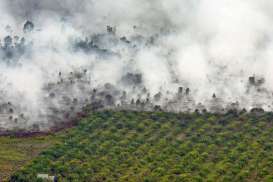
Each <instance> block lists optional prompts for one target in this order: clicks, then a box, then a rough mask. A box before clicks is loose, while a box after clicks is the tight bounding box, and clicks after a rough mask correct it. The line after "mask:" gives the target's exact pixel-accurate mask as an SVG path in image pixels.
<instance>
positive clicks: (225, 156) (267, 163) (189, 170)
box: [10, 111, 273, 182]
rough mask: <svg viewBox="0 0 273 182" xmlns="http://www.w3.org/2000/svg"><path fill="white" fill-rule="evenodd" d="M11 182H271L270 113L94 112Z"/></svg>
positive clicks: (272, 121)
mask: <svg viewBox="0 0 273 182" xmlns="http://www.w3.org/2000/svg"><path fill="white" fill-rule="evenodd" d="M57 140H58V141H60V142H58V143H56V144H55V145H54V146H52V147H50V148H48V149H46V150H44V151H43V152H41V153H40V155H39V156H38V157H36V158H35V159H34V160H33V161H31V162H30V163H29V164H28V165H25V167H23V168H22V169H20V170H19V171H18V172H16V173H15V174H13V175H12V177H11V178H10V181H14V182H15V181H16V182H20V181H22V182H23V181H31V182H35V181H42V180H41V179H38V178H37V174H40V173H42V174H49V175H55V176H57V177H58V181H80V182H82V181H98V182H99V181H140V182H142V181H145V182H148V181H154V182H157V181H179V182H180V181H228V182H229V181H253V182H254V181H273V115H272V113H250V114H248V113H240V114H236V113H232V112H231V113H227V114H225V115H216V114H209V113H206V114H202V115H201V114H198V113H193V114H173V113H163V112H157V113H150V112H125V111H124V112H110V111H105V112H97V113H93V114H91V115H90V116H89V117H87V118H86V119H83V120H82V121H81V122H80V123H79V124H78V125H77V126H76V127H74V128H72V129H69V130H68V131H67V132H62V133H60V134H59V135H58V136H57V137H56V138H54V141H57Z"/></svg>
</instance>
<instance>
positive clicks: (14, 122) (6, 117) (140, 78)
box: [0, 21, 273, 135]
mask: <svg viewBox="0 0 273 182" xmlns="http://www.w3.org/2000/svg"><path fill="white" fill-rule="evenodd" d="M34 27H35V25H34V23H32V22H31V21H25V23H24V25H23V28H22V33H23V36H25V37H22V38H20V37H19V36H17V35H14V36H12V35H7V36H6V37H4V38H3V44H2V45H1V49H0V50H1V51H0V52H1V54H0V55H2V60H3V62H2V64H3V66H4V67H5V68H3V69H7V70H8V71H6V72H4V73H3V74H2V75H1V80H2V88H1V105H0V134H1V135H7V134H9V133H10V134H12V133H13V134H19V135H20V133H21V134H22V135H28V133H29V134H31V133H34V134H35V133H37V132H41V133H43V132H45V133H47V132H52V131H58V130H60V129H62V128H66V127H69V126H72V125H74V124H76V122H77V121H78V120H79V119H80V118H81V117H82V116H85V115H86V114H89V113H90V112H96V111H102V110H113V111H124V110H127V111H149V112H151V111H165V112H175V113H180V112H184V113H193V112H197V113H206V112H210V113H218V114H220V113H222V114H224V113H227V112H230V111H233V112H238V113H239V112H264V111H272V100H273V99H272V98H273V93H272V90H270V89H269V88H267V87H266V81H267V80H266V79H265V78H264V77H263V76H257V75H255V74H253V76H248V77H247V76H245V77H242V78H240V77H238V78H235V77H234V76H232V75H229V76H227V77H225V79H228V80H232V79H241V80H240V84H241V86H242V88H241V89H242V90H241V92H242V93H243V95H234V97H232V96H229V97H227V96H226V95H225V94H227V93H225V92H226V90H224V89H223V88H215V89H214V90H211V92H209V91H205V90H204V91H205V92H206V93H207V94H206V95H203V94H202V95H201V97H200V92H201V90H200V89H201V88H199V87H194V86H193V87H190V86H191V83H190V82H189V81H187V80H184V79H183V78H179V77H178V75H177V73H176V72H175V71H176V70H175V68H174V67H173V66H174V65H172V63H171V62H170V61H169V60H168V58H166V59H167V65H166V67H168V70H167V71H170V73H169V74H170V75H169V76H170V79H171V80H170V83H165V82H162V83H160V80H158V79H161V78H160V77H161V75H156V77H158V78H156V80H155V82H156V83H150V82H149V81H147V74H149V73H146V72H145V71H146V70H142V69H140V68H136V67H137V65H136V64H137V61H135V60H134V59H133V58H134V57H135V56H136V57H137V54H141V53H139V52H140V51H142V50H141V49H143V48H147V49H150V48H151V47H153V46H156V45H157V43H159V42H160V41H161V40H160V38H159V35H158V34H155V35H151V36H149V37H144V36H141V35H132V36H131V37H130V38H126V37H125V36H122V37H120V36H119V35H117V33H116V31H117V29H116V28H115V27H111V26H107V27H106V29H105V31H104V32H101V33H98V34H93V35H91V36H90V37H86V38H80V37H72V38H71V37H70V39H69V42H68V43H69V44H68V46H67V47H68V48H67V49H69V51H70V53H73V54H74V57H75V55H76V56H79V57H80V56H81V57H83V56H86V57H84V59H92V60H87V61H86V60H83V62H81V61H82V60H73V62H72V63H71V62H69V64H71V65H62V64H61V66H63V67H66V66H68V68H67V69H63V68H62V67H59V66H58V63H54V64H56V65H54V67H52V69H50V70H48V68H47V67H46V66H47V65H44V64H43V63H41V65H40V64H39V63H26V62H25V61H27V60H25V59H30V58H31V57H32V56H33V54H35V53H34V52H33V51H34V50H35V49H36V47H35V45H34V44H35V43H36V42H35V41H34V38H33V37H32V36H33V35H32V34H34V35H35V33H37V32H33V31H35V28H34ZM8 28H10V27H8ZM133 29H136V27H133ZM10 31H11V30H10ZM36 31H38V30H36ZM39 31H40V30H39ZM28 38H29V39H30V40H31V41H29V40H28ZM57 48H58V47H57ZM125 53H126V54H130V56H128V55H127V56H126V59H129V58H130V59H129V60H123V59H124V58H123V56H124V55H123V54H125ZM58 54H59V53H58ZM168 54H171V52H168ZM169 56H170V57H171V55H169ZM72 59H73V57H72ZM124 61H125V62H124ZM147 61H150V60H147ZM151 61H153V60H151ZM29 64H30V65H29ZM37 64H38V65H37ZM45 64H46V63H45ZM48 64H49V63H48ZM51 64H52V63H51ZM108 64H109V65H108ZM119 64H124V65H122V66H121V67H122V69H121V70H115V68H114V67H112V66H115V65H119ZM26 65H27V66H26ZM52 66H53V65H52ZM109 66H110V67H109ZM154 66H156V65H154ZM33 69H36V70H33ZM37 69H38V70H37ZM143 69H146V68H143ZM151 69H157V68H156V67H153V68H152V67H151ZM217 69H218V71H222V72H224V71H226V69H227V68H225V67H219V68H217ZM28 71H33V73H29V74H30V75H28V77H29V79H30V80H28V79H25V78H24V77H21V78H19V77H20V74H22V75H21V76H26V75H25V74H28V73H27V72H28ZM37 71H38V72H37ZM116 71H117V73H115V72H116ZM107 72H108V73H107ZM112 72H114V74H113V73H112ZM109 73H110V75H107V74H109ZM32 74H34V75H33V76H32ZM35 74H37V75H35ZM112 74H113V75H112ZM241 74H242V73H241ZM36 76H38V77H39V79H40V80H37V78H35V77H36ZM109 76H110V77H109ZM148 76H149V75H148ZM150 76H151V77H154V76H155V75H150ZM225 76H226V75H225ZM108 77H109V78H108ZM112 77H113V78H112ZM114 77H115V78H114ZM207 77H208V78H207V79H208V80H207V81H208V83H209V84H215V85H217V84H220V83H219V80H218V79H219V78H217V79H214V78H212V79H211V78H209V75H207ZM220 77H221V76H220ZM20 79H23V80H21V81H20ZM109 79H110V80H109ZM112 79H113V80H112ZM148 79H149V78H148ZM164 79H166V78H163V80H164ZM27 82H29V83H27ZM32 82H33V83H32ZM37 82H38V83H37ZM158 82H159V83H158ZM227 82H229V81H227ZM28 84H36V85H28ZM161 84H162V85H161ZM164 85H165V86H164ZM29 86H37V88H26V87H29ZM242 93H240V94H242ZM229 94H230V93H229ZM29 97H31V98H29Z"/></svg>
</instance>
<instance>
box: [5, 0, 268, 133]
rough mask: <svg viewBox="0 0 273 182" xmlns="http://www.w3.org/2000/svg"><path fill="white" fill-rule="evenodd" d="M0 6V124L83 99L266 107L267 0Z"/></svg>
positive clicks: (9, 125)
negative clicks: (104, 98)
mask: <svg viewBox="0 0 273 182" xmlns="http://www.w3.org/2000/svg"><path fill="white" fill-rule="evenodd" d="M0 10H1V19H0V39H1V47H2V48H1V51H0V58H1V60H0V71H1V73H0V80H1V82H0V83H1V84H0V105H1V110H0V111H1V113H0V130H12V129H28V130H48V129H50V128H51V127H54V126H55V125H56V123H58V122H65V120H68V119H67V118H70V117H71V118H72V116H69V117H68V116H65V115H67V113H71V111H70V110H73V111H75V113H76V112H79V111H80V110H81V109H82V106H88V105H90V104H91V103H92V102H94V103H95V106H96V107H99V105H101V104H102V105H104V106H105V105H110V106H111V107H112V106H113V105H115V108H117V107H118V106H119V107H122V109H126V108H127V109H138V107H137V106H135V104H136V105H137V104H138V103H137V101H139V102H140V103H142V106H141V107H140V108H142V109H141V110H149V109H148V108H149V107H148V105H149V104H150V105H153V107H154V106H161V109H163V110H166V111H174V112H179V111H194V110H195V109H199V110H201V109H202V108H207V109H209V110H211V111H213V110H215V109H216V110H217V109H218V110H221V111H222V109H221V108H222V107H223V110H224V109H225V110H227V109H228V108H231V107H235V108H237V109H243V108H245V109H247V110H250V109H251V108H256V107H260V108H263V109H264V110H267V111H272V107H273V74H272V68H273V60H272V59H273V51H272V49H273V42H272V40H273V24H272V22H273V13H272V12H273V11H272V10H273V2H272V1H270V0H259V1H257V0H192V1H188V0H168V1H164V0H150V1H145V0H138V1H135V0H119V1H112V0H100V1H95V0H77V1H75V0H42V1H37V0H2V1H1V2H0ZM106 27H107V28H106ZM83 75H84V76H83ZM83 77H84V79H83ZM67 82H70V85H69V84H68V83H67ZM72 82H73V84H72ZM75 82H76V83H75ZM179 87H183V89H182V88H180V89H178V88H179ZM187 88H189V89H190V90H188V89H187ZM143 90H144V91H143ZM122 91H126V93H122ZM106 92H107V93H106ZM189 93H190V94H189ZM96 94H97V95H96ZM180 94H181V96H180ZM109 95H110V96H109ZM98 97H99V98H100V99H101V97H106V98H107V97H110V98H108V99H106V100H107V101H105V100H104V101H103V102H102V101H101V100H98ZM112 97H113V98H112ZM92 99H93V100H92ZM109 100H110V101H109ZM98 101H100V102H98ZM101 102H102V103H101ZM106 102H110V103H106ZM68 103H70V104H68ZM140 103H139V104H140ZM219 103H220V105H221V106H220V105H218V104H219ZM91 105H92V104H91ZM140 105H141V104H140ZM71 107H72V108H71ZM74 107H75V108H74ZM77 107H78V108H77ZM96 107H95V108H96ZM106 108H107V107H106ZM145 108H146V109H145ZM74 117H75V116H74Z"/></svg>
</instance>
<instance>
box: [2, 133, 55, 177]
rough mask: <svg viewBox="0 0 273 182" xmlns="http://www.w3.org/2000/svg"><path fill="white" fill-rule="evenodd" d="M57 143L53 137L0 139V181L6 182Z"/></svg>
mask: <svg viewBox="0 0 273 182" xmlns="http://www.w3.org/2000/svg"><path fill="white" fill-rule="evenodd" d="M57 142H58V138H57V137H56V136H55V135H48V136H34V137H25V138H16V137H10V136H2V137H0V181H7V180H8V178H9V176H10V175H11V174H12V173H14V172H15V171H17V170H18V169H20V167H22V166H24V165H26V164H27V163H28V162H29V161H31V160H32V159H33V158H35V157H36V156H37V155H38V154H39V153H40V152H41V151H43V150H45V149H47V148H49V147H51V146H53V145H54V144H55V143H57Z"/></svg>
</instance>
